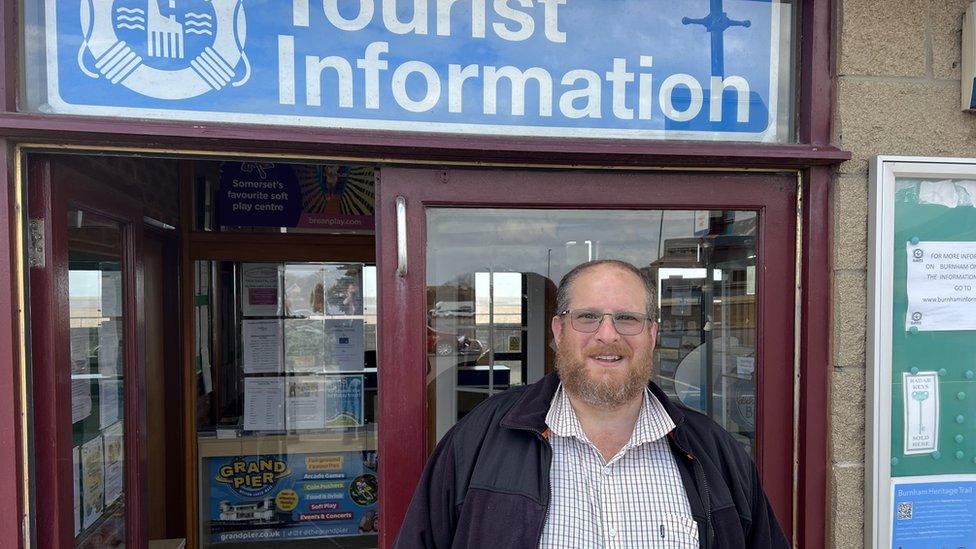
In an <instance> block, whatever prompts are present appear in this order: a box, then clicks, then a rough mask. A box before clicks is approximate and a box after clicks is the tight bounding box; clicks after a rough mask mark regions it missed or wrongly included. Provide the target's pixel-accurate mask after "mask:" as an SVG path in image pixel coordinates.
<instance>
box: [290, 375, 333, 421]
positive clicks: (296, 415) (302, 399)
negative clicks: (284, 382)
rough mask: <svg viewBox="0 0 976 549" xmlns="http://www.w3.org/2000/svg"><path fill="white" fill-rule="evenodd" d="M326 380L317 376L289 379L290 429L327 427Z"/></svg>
mask: <svg viewBox="0 0 976 549" xmlns="http://www.w3.org/2000/svg"><path fill="white" fill-rule="evenodd" d="M325 390H326V384H325V380H323V379H319V378H316V377H293V378H289V379H288V401H287V412H288V429H293V430H302V429H322V428H324V427H325Z"/></svg>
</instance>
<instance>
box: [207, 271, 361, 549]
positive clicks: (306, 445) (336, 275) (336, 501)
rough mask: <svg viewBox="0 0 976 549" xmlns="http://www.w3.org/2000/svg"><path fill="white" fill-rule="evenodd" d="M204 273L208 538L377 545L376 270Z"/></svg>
mask: <svg viewBox="0 0 976 549" xmlns="http://www.w3.org/2000/svg"><path fill="white" fill-rule="evenodd" d="M196 281H197V282H196V289H197V295H198V298H197V300H196V304H197V305H196V308H197V314H196V318H197V325H196V335H197V338H196V341H197V348H196V352H197V355H198V359H197V364H198V369H197V373H198V378H197V379H198V385H197V402H198V413H197V431H198V440H197V444H198V450H199V457H200V463H199V477H200V498H201V501H200V540H201V542H202V545H204V546H210V545H217V544H219V545H221V546H225V545H226V546H230V547H264V546H267V544H268V541H267V540H269V539H274V540H275V542H274V543H275V546H280V547H309V546H319V545H320V544H321V543H323V542H324V543H328V544H329V546H330V547H342V548H361V547H375V546H376V544H377V541H378V538H377V527H378V514H377V511H378V484H377V479H378V473H377V467H378V460H377V454H376V432H377V424H376V412H375V410H376V341H375V337H376V269H375V267H373V266H367V265H364V264H362V263H323V262H302V263H299V262H289V263H277V262H262V263H255V262H251V263H240V262H232V261H213V262H208V261H199V262H197V263H196ZM326 538H327V541H325V539H326ZM311 540H319V541H314V542H313V541H311ZM309 544H312V545H309Z"/></svg>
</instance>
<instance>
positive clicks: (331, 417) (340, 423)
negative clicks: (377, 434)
mask: <svg viewBox="0 0 976 549" xmlns="http://www.w3.org/2000/svg"><path fill="white" fill-rule="evenodd" d="M326 380H327V381H326V392H325V416H326V417H325V425H326V427H357V426H360V425H362V424H363V376H362V375H339V376H336V375H330V376H327V377H326Z"/></svg>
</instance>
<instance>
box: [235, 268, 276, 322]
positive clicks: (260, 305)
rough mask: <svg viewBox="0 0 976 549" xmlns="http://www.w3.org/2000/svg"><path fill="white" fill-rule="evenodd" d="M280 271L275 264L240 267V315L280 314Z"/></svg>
mask: <svg viewBox="0 0 976 549" xmlns="http://www.w3.org/2000/svg"><path fill="white" fill-rule="evenodd" d="M280 270H281V267H280V265H278V264H277V263H244V264H242V265H241V313H242V314H243V315H244V316H278V315H280V314H281V291H280V290H279V280H280V276H279V275H280Z"/></svg>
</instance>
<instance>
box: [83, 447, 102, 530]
mask: <svg viewBox="0 0 976 549" xmlns="http://www.w3.org/2000/svg"><path fill="white" fill-rule="evenodd" d="M103 457H104V456H103V454H102V437H101V436H97V437H95V438H93V439H91V440H89V441H88V442H86V443H84V444H82V445H81V502H82V506H81V507H82V509H81V511H82V513H81V514H82V527H83V528H86V529H87V528H88V527H89V526H91V525H92V524H94V523H95V521H96V520H98V517H100V516H102V511H103V510H104V509H105V507H104V505H103V500H102V496H103V494H104V493H105V469H104V468H103Z"/></svg>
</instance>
